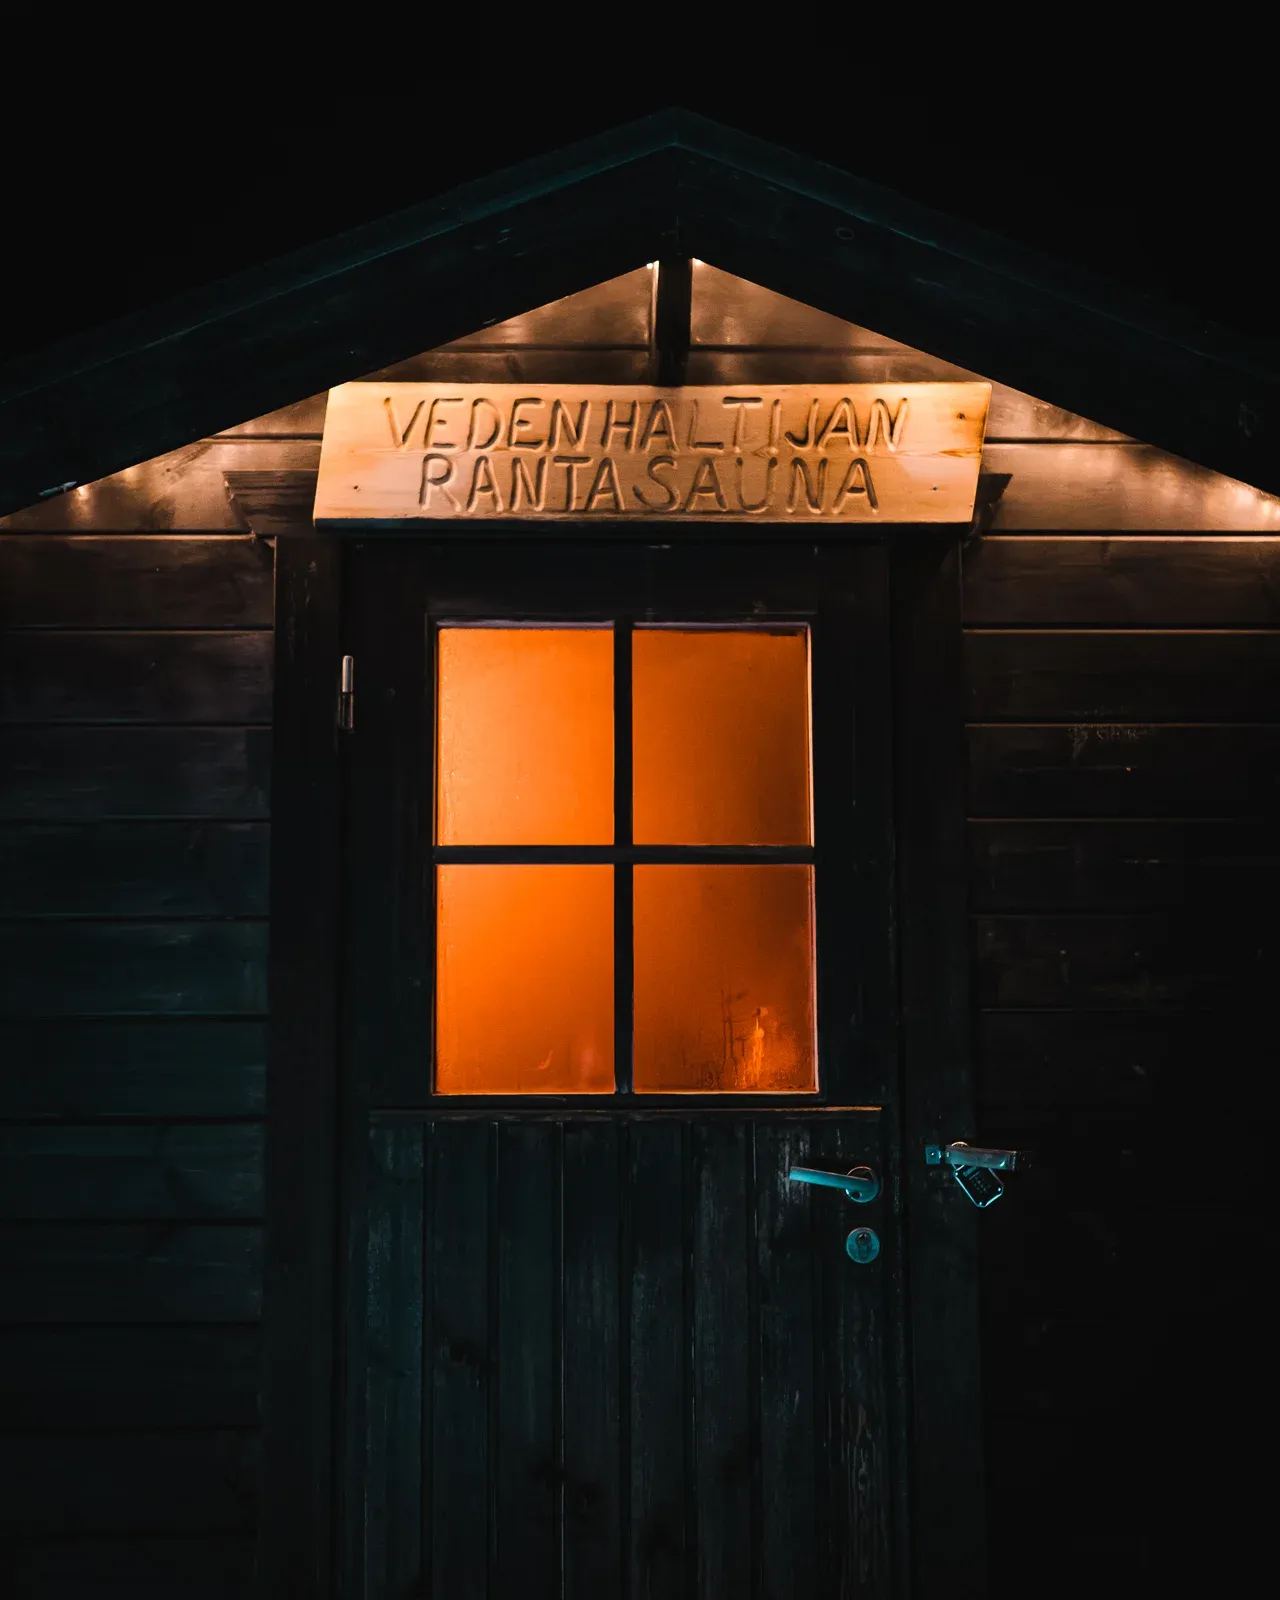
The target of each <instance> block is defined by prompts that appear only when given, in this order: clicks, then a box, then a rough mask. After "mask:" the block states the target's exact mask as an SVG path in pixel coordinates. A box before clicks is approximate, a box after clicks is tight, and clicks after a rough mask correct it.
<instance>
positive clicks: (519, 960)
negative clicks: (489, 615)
mask: <svg viewBox="0 0 1280 1600" xmlns="http://www.w3.org/2000/svg"><path fill="white" fill-rule="evenodd" d="M613 651H614V636H613V630H612V629H611V628H609V627H564V628H547V627H517V626H510V625H507V626H498V625H493V626H465V627H464V626H457V627H444V628H441V629H440V630H439V633H438V635H437V664H438V681H437V701H436V703H437V730H436V754H437V769H436V771H437V781H436V845H437V847H438V857H437V891H436V900H437V904H436V918H437V947H436V978H437V987H436V1041H435V1083H436V1088H437V1090H438V1091H439V1092H441V1093H445V1094H465V1093H470V1094H496V1093H516V1094H537V1093H557V1094H573V1093H608V1092H610V1091H611V1090H613V1088H614V1087H615V1081H616V1074H615V1055H616V1052H617V1049H618V1048H620V1047H625V1048H627V1049H628V1050H629V1053H630V1055H631V1058H632V1077H633V1085H634V1088H635V1090H636V1091H637V1092H638V1093H724V1092H731V1091H732V1092H739V1093H774V1094H777V1093H804V1092H812V1091H813V1090H814V1089H816V1087H817V1051H816V1045H815V997H814V917H813V898H814V868H813V865H812V844H813V825H812V784H811V779H810V759H811V757H810V743H811V740H810V693H809V636H808V631H807V629H806V628H804V627H801V626H795V627H749V626H741V627H721V626H716V627H709V626H705V627H700V626H694V625H684V624H682V625H680V626H662V627H659V626H653V627H642V628H637V629H636V630H635V632H634V633H633V635H632V707H631V712H632V715H631V723H632V749H631V755H632V770H633V791H632V813H633V821H632V835H631V837H630V838H627V837H625V836H624V837H621V838H616V837H615V823H614V811H613V786H614V756H615V751H614V740H615V731H614V725H613V695H614V685H613ZM624 830H625V824H624ZM531 845H536V846H542V847H544V848H543V850H542V851H540V852H538V854H539V856H540V857H543V858H544V859H539V860H537V861H536V862H531V861H529V860H528V859H527V849H528V847H529V846H531ZM632 846H634V847H635V849H634V850H633V849H632ZM777 846H783V847H787V848H788V849H789V851H790V857H791V858H790V859H789V860H785V861H778V860H769V859H767V855H766V852H767V851H768V849H769V848H770V847H777ZM467 847H483V849H482V850H481V853H482V854H483V856H484V858H485V859H484V860H483V861H476V860H474V859H466V860H459V859H458V853H459V852H460V851H461V852H462V853H464V854H467V855H469V854H470V852H469V851H468V849H467ZM575 847H594V849H593V852H592V854H593V858H592V859H591V860H590V861H589V862H585V863H584V862H583V861H582V860H581V857H579V859H578V861H576V862H574V861H572V860H570V859H564V858H562V859H557V857H558V856H561V857H567V856H568V855H569V854H571V853H572V851H573V850H574V849H575ZM725 847H729V848H731V849H733V850H735V851H737V852H739V859H737V860H736V861H734V862H731V863H730V862H724V861H722V860H717V859H716V858H715V857H716V853H717V851H723V849H724V848H725ZM522 849H523V850H525V852H526V858H525V859H524V860H523V861H521V860H519V859H516V857H518V855H519V852H520V851H521V850H522ZM636 850H639V851H640V852H642V855H643V859H640V860H636V859H635V851H636ZM508 851H509V852H511V858H510V859H504V856H505V855H506V852H508ZM667 851H670V853H671V859H669V860H664V859H663V857H664V854H666V852H667ZM700 851H703V852H705V856H704V858H703V859H698V855H699V852H700ZM756 852H760V857H759V858H758V859H753V857H754V856H755V854H756ZM797 856H798V857H799V859H797ZM627 876H630V879H631V886H632V894H633V923H632V932H633V962H632V972H631V980H632V1006H631V1007H630V1008H629V1009H630V1014H631V1016H632V1019H633V1021H632V1027H633V1032H632V1037H631V1039H630V1040H627V1039H626V1036H625V1034H624V1035H623V1037H622V1041H621V1046H619V1044H618V1039H617V1032H616V1019H615V1011H614V996H615V974H614V966H615V952H614V899H615V882H616V880H617V879H618V878H622V881H623V883H624V886H625V882H626V877H627ZM623 903H625V901H624V902H623ZM625 988H626V982H625V978H624V981H623V991H624V993H625Z"/></svg>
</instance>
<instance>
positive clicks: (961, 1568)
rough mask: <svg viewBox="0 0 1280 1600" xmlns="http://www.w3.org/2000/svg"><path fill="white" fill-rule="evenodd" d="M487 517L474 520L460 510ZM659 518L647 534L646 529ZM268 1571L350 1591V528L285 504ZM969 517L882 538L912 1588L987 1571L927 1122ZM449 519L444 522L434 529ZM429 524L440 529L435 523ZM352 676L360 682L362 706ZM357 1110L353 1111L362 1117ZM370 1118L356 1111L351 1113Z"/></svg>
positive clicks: (967, 1590)
mask: <svg viewBox="0 0 1280 1600" xmlns="http://www.w3.org/2000/svg"><path fill="white" fill-rule="evenodd" d="M469 531H470V532H471V533H472V536H473V537H474V530H469ZM646 531H647V536H648V537H650V538H652V530H651V529H648V530H646ZM275 532H276V534H277V535H278V537H277V540H276V586H275V705H274V719H273V746H272V748H273V755H272V822H273V828H272V852H271V858H272V866H271V956H270V995H271V1021H270V1030H269V1041H270V1043H269V1062H268V1090H267V1159H266V1197H267V1198H266V1254H265V1282H264V1316H265V1328H264V1344H265V1365H264V1396H263V1434H264V1438H263V1456H264V1462H263V1501H262V1524H261V1534H260V1559H259V1573H260V1580H261V1583H262V1592H263V1593H264V1594H269V1595H271V1596H273V1597H276V1596H295V1595H296V1596H316V1597H320V1596H329V1595H331V1594H335V1593H340V1592H343V1591H342V1590H340V1589H338V1588H335V1585H336V1584H338V1583H339V1582H340V1575H339V1573H338V1567H337V1562H336V1549H337V1537H336V1530H337V1528H338V1525H339V1520H340V1515H341V1512H340V1509H339V1504H338V1502H339V1493H340V1477H341V1474H340V1471H339V1464H338V1461H337V1459H336V1452H337V1449H338V1448H339V1441H340V1438H341V1427H340V1420H341V1412H342V1406H343V1396H342V1389H343V1384H344V1373H343V1366H342V1363H341V1361H340V1359H339V1352H338V1338H337V1336H338V1329H339V1324H340V1320H341V1317H342V1306H341V1303H340V1295H341V1289H340V1284H341V1281H342V1278H343V1276H344V1274H343V1273H342V1272H341V1271H340V1270H339V1268H340V1256H341V1254H342V1253H343V1252H345V1250H346V1249H347V1242H346V1240H345V1237H344V1234H343V1232H342V1217H343V1215H344V1214H345V1213H346V1211H347V1209H348V1206H347V1203H346V1201H345V1199H344V1197H343V1195H342V1193H341V1184H342V1182H343V1172H344V1170H349V1169H350V1163H349V1162H348V1161H346V1160H344V1158H343V1156H344V1147H345V1146H347V1145H348V1144H349V1142H350V1139H351V1137H352V1132H353V1130H351V1129H346V1130H344V1128H343V1127H342V1122H343V1120H344V1119H343V1118H342V1116H341V1114H340V1106H341V1103H342V1101H341V1096H342V1086H341V1084H340V1080H339V1057H340V1053H341V1045H340V1025H341V1018H340V1006H339V999H338V989H339V979H340V971H341V952H342V936H341V913H342V890H341V875H342V873H341V868H342V863H341V849H342V804H343V802H342V794H343V775H342V766H343V758H342V753H341V748H340V741H341V738H342V736H341V735H340V734H339V733H338V731H337V718H336V703H337V691H338V685H339V678H338V673H339V663H340V659H341V654H342V643H343V637H344V634H343V629H344V605H343V602H344V583H343V571H344V563H345V554H344V550H345V546H344V543H343V541H342V540H341V539H338V538H335V537H334V536H332V535H317V534H316V533H315V531H314V529H313V528H312V527H311V526H310V525H309V524H307V523H305V522H303V521H302V520H301V519H299V520H298V521H297V523H296V525H290V526H289V527H288V528H283V527H280V526H279V525H277V527H276V529H275ZM961 532H962V530H958V529H945V530H938V529H917V528H903V529H896V530H893V532H892V533H891V534H890V536H889V538H888V540H887V548H888V552H889V594H888V596H887V602H886V608H887V617H886V622H887V625H888V627H889V630H890V642H891V660H892V672H893V685H892V690H893V692H892V707H893V710H892V716H893V747H894V761H893V775H892V779H893V790H894V818H895V830H894V840H893V852H894V856H895V868H896V880H897V882H896V910H897V918H898V930H899V932H898V996H899V1028H898V1037H899V1066H900V1085H901V1087H900V1092H899V1095H898V1097H897V1105H898V1108H899V1118H900V1121H899V1127H898V1129H897V1132H898V1135H899V1138H898V1140H895V1141H893V1142H895V1143H899V1144H900V1148H901V1150H902V1152H903V1157H904V1158H903V1161H902V1163H901V1167H900V1169H899V1170H897V1171H895V1172H891V1173H889V1174H888V1175H887V1176H888V1181H889V1182H891V1183H893V1184H894V1185H896V1186H898V1187H899V1197H898V1198H899V1200H900V1203H901V1204H900V1212H901V1215H902V1219H903V1228H904V1233H905V1246H906V1248H905V1250H904V1251H903V1252H900V1253H899V1255H900V1264H899V1267H898V1283H897V1285H896V1289H897V1294H898V1304H899V1305H901V1306H902V1307H903V1309H904V1328H903V1333H904V1337H903V1338H902V1339H901V1340H900V1341H899V1344H900V1349H901V1360H900V1370H899V1371H898V1372H897V1373H896V1374H893V1375H891V1384H892V1387H893V1388H894V1389H896V1390H897V1391H898V1397H899V1403H900V1409H901V1412H902V1414H903V1416H904V1417H905V1419H906V1429H907V1443H908V1463H909V1465H908V1471H907V1472H906V1473H902V1472H899V1473H898V1474H896V1476H895V1494H896V1495H897V1497H898V1501H899V1503H898V1504H895V1505H894V1507H893V1508H892V1510H893V1513H894V1516H895V1521H896V1523H897V1525H898V1527H899V1528H900V1529H907V1530H909V1541H910V1543H909V1550H908V1551H907V1552H906V1557H907V1559H906V1560H905V1562H903V1563H901V1564H900V1567H901V1588H902V1593H903V1595H904V1596H905V1595H906V1594H911V1595H913V1596H916V1597H918V1600H934V1597H935V1596H936V1597H938V1600H941V1597H942V1596H944V1595H946V1596H948V1597H952V1600H965V1597H975V1600H976V1597H977V1596H979V1595H981V1594H983V1593H984V1592H985V1577H984V1568H985V1560H984V1543H985V1530H984V1526H983V1489H982V1436H981V1411H980V1397H979V1366H978V1357H979V1345H978V1320H977V1259H976V1242H977V1234H976V1228H975V1225H974V1224H975V1214H974V1212H973V1211H972V1208H970V1207H968V1206H967V1205H966V1204H965V1202H964V1200H963V1198H962V1196H961V1195H960V1193H959V1190H958V1188H957V1187H956V1186H955V1185H954V1184H949V1183H947V1182H946V1176H947V1175H946V1173H945V1171H943V1170H940V1169H937V1168H932V1169H930V1168H926V1167H925V1164H924V1145H925V1144H926V1143H929V1142H944V1143H945V1142H947V1141H948V1140H951V1139H955V1138H963V1137H968V1136H969V1135H970V1134H971V1132H972V1118H973V1111H972V1105H973V1094H972V1069H971V1039H970V1028H969V949H968V927H967V891H966V884H965V866H966V856H965V837H964V828H965V776H964V773H965V769H964V714H963V690H962V677H961V668H962V660H961V646H962V634H961V628H960V595H959V586H960V561H959V540H960V535H961ZM434 537H436V538H438V537H439V534H438V532H437V533H435V534H434ZM424 542H427V541H424ZM359 696H360V685H359V680H358V679H357V683H356V705H357V716H358V715H359V711H358V707H359V704H360V700H359ZM351 1120H355V1119H351ZM354 1132H355V1134H356V1135H357V1136H358V1137H359V1138H360V1140H361V1141H363V1139H364V1135H365V1129H364V1127H363V1126H361V1127H360V1128H359V1129H356V1130H354Z"/></svg>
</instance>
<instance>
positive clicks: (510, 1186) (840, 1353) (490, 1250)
mask: <svg viewBox="0 0 1280 1600" xmlns="http://www.w3.org/2000/svg"><path fill="white" fill-rule="evenodd" d="M806 1162H807V1163H811V1164H813V1165H816V1166H826V1167H829V1168H832V1169H834V1170H840V1171H843V1170H847V1169H848V1168H849V1167H851V1166H854V1165H858V1164H864V1163H865V1164H868V1165H871V1166H873V1167H875V1168H876V1169H877V1171H879V1172H881V1173H882V1175H883V1155H882V1151H881V1146H880V1129H879V1124H878V1121H877V1119H876V1116H875V1113H873V1112H848V1111H842V1110H837V1111H819V1110H814V1109H812V1108H810V1109H808V1110H805V1111H796V1110H788V1111H781V1110H780V1111H777V1112H772V1111H767V1110H763V1109H762V1110H760V1111H758V1112H756V1113H754V1114H752V1115H749V1116H748V1115H744V1114H742V1113H741V1112H734V1111H716V1110H713V1109H712V1110H709V1109H707V1108H705V1107H702V1108H696V1109H695V1108H692V1107H691V1108H690V1109H689V1110H688V1111H687V1112H681V1113H671V1114H666V1113H660V1114H649V1115H645V1114H637V1113H630V1112H627V1113H622V1114H619V1113H617V1112H614V1113H613V1114H611V1115H609V1116H607V1117H606V1116H603V1115H590V1114H584V1113H581V1112H563V1113H555V1112H547V1113H543V1114H537V1115H530V1114H524V1115H522V1116H520V1117H512V1116H506V1117H504V1116H496V1115H493V1114H491V1113H490V1114H483V1113H476V1114H457V1113H454V1114H447V1115H444V1114H442V1115H439V1116H435V1117H432V1116H427V1117H425V1118H424V1119H423V1120H421V1121H415V1122H405V1123H400V1124H394V1125H382V1126H376V1127H375V1128H374V1130H373V1132H372V1133H371V1136H370V1141H369V1161H368V1168H367V1180H368V1190H367V1194H368V1207H369V1209H368V1235H367V1237H368V1260H367V1263H366V1272H365V1281H366V1284H367V1293H368V1306H367V1321H366V1326H367V1329H368V1335H367V1340H366V1341H364V1343H363V1352H362V1353H361V1350H360V1348H359V1347H357V1346H353V1357H354V1358H355V1359H356V1360H357V1361H358V1363H359V1364H361V1365H362V1366H363V1369H364V1370H363V1371H360V1372H353V1373H352V1374H351V1376H352V1379H353V1380H354V1381H353V1383H352V1392H353V1393H354V1394H359V1395H363V1397H364V1407H365V1416H364V1420H363V1426H362V1428H361V1429H360V1432H361V1433H362V1435H363V1439H364V1453H365V1455H366V1458H367V1459H366V1460H365V1461H364V1463H363V1464H362V1466H360V1467H359V1468H358V1470H359V1471H360V1474H361V1476H362V1478H363V1480H364V1484H365V1489H366V1493H367V1492H368V1490H370V1489H371V1488H373V1487H374V1486H375V1485H376V1486H378V1491H377V1493H376V1494H374V1495H372V1496H371V1497H370V1498H369V1499H368V1500H367V1505H368V1508H369V1509H368V1513H367V1515H366V1518H365V1521H364V1525H363V1528H362V1529H361V1530H359V1531H358V1532H357V1533H356V1535H355V1536H356V1537H358V1538H362V1539H363V1541H364V1544H365V1549H364V1553H363V1560H362V1562H361V1563H360V1565H361V1566H362V1567H363V1570H364V1573H365V1593H366V1594H367V1595H369V1596H370V1597H373V1596H384V1595H391V1594H424V1593H425V1594H430V1595H439V1596H445V1595H448V1596H454V1595H460V1594H461V1595H466V1596H468V1597H475V1600H482V1597H487V1600H508V1597H510V1600H516V1597H519V1600H528V1597H530V1596H536V1597H544V1596H545V1597H552V1596H555V1597H560V1596H563V1597H565V1600H599V1597H601V1596H604V1595H608V1596H610V1597H612V1596H615V1595H619V1594H621V1595H624V1596H626V1597H630V1600H640V1597H652V1600H658V1597H661V1600H670V1597H673V1596H697V1597H698V1600H721V1597H723V1600H730V1597H732V1600H743V1597H744V1596H751V1595H753V1594H754V1595H760V1596H763V1597H767V1600H792V1597H795V1600H799V1597H800V1596H804V1597H806V1600H812V1597H815V1596H816V1597H819V1600H849V1597H858V1600H862V1597H866V1600H875V1597H879V1596H882V1595H884V1594H886V1593H887V1590H888V1575H887V1566H888V1563H887V1548H888V1534H887V1526H886V1519H887V1515H888V1512H887V1506H888V1497H887V1483H886V1475H885V1463H886V1458H887V1450H888V1442H889V1441H888V1430H887V1423H886V1412H885V1371H884V1366H885V1341H884V1326H885V1320H884V1318H885V1312H884V1293H885V1290H884V1261H885V1259H886V1256H889V1255H891V1253H892V1251H893V1249H894V1248H895V1242H894V1240H893V1239H892V1238H891V1237H886V1234H887V1233H890V1232H891V1225H890V1222H889V1219H888V1217H887V1207H886V1205H885V1203H884V1202H883V1201H880V1200H877V1201H874V1202H872V1203H871V1204H870V1205H866V1206H856V1205H853V1204H851V1203H850V1202H849V1201H848V1200H847V1199H846V1198H845V1197H844V1195H843V1194H842V1193H840V1192H839V1191H838V1190H824V1189H810V1188H809V1187H808V1186H807V1185H803V1184H796V1183H791V1182H789V1181H788V1180H787V1176H786V1174H787V1171H788V1169H789V1167H790V1166H791V1165H792V1164H796V1163H806ZM861 1224H866V1225H869V1226H873V1227H875V1228H876V1230H877V1231H878V1232H879V1233H880V1234H881V1237H882V1242H883V1244H884V1249H883V1250H882V1253H881V1256H880V1259H879V1260H877V1261H876V1262H874V1263H872V1264H871V1265H868V1266H858V1265H855V1264H854V1263H853V1262H852V1261H850V1260H849V1258H848V1257H847V1255H846V1253H845V1249H844V1240H845V1235H846V1234H847V1233H848V1232H849V1230H850V1229H851V1228H853V1227H855V1226H858V1225H861ZM417 1308H420V1315H415V1310H416V1309H417ZM415 1363H417V1364H418V1366H419V1370H418V1371H416V1372H415V1371H413V1370H412V1368H413V1366H414V1364H415ZM757 1573H758V1574H759V1575H760V1576H759V1578H758V1579H756V1577H755V1574H757ZM757 1584H758V1587H757Z"/></svg>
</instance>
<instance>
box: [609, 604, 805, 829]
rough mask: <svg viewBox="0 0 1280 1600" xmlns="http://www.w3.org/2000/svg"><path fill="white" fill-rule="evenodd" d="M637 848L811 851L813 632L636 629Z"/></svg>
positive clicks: (635, 753)
mask: <svg viewBox="0 0 1280 1600" xmlns="http://www.w3.org/2000/svg"><path fill="white" fill-rule="evenodd" d="M632 680H633V681H632V730H633V731H632V749H633V751H634V772H635V800H634V831H635V841H636V843H637V844H685V845H688V844H713V845H714V844H742V845H752V844H810V843H811V842H812V837H813V835H812V825H811V821H810V805H809V793H810V785H809V714H808V708H809V635H808V630H807V629H805V628H788V629H765V628H699V629H688V628H637V630H636V632H635V634H634V635H633V645H632Z"/></svg>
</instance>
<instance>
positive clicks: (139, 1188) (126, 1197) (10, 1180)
mask: <svg viewBox="0 0 1280 1600" xmlns="http://www.w3.org/2000/svg"><path fill="white" fill-rule="evenodd" d="M261 1215H262V1129H261V1127H260V1126H258V1125H257V1124H235V1123H230V1124H219V1125H214V1126H203V1127H201V1126H195V1127H192V1126H183V1125H181V1124H179V1125H176V1126H166V1125H163V1124H159V1125H156V1126H153V1127H137V1126H132V1127H91V1128H86V1127H62V1126H60V1127H48V1126H23V1127H14V1126H10V1127H0V1216H5V1217H13V1218H23V1219H37V1218H39V1219H45V1220H54V1221H60V1220H64V1219H65V1220H67V1221H86V1220H89V1219H93V1220H96V1221H101V1222H111V1221H117V1220H119V1221H129V1222H132V1221H140V1220H143V1219H148V1220H149V1219H151V1218H159V1219H163V1220H165V1221H194V1220H205V1219H213V1220H217V1219H225V1220H231V1219H236V1220H244V1219H248V1218H255V1217H260V1216H261Z"/></svg>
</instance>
